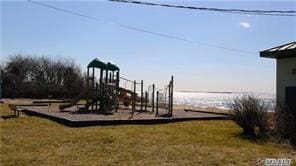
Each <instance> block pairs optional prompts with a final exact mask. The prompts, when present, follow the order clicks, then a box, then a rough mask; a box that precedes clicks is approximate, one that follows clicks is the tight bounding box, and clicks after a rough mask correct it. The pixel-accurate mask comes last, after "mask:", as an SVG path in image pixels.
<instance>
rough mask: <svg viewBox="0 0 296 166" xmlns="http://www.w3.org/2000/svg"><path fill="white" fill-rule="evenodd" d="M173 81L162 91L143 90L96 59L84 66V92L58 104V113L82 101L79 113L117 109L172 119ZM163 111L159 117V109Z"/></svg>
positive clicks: (112, 65)
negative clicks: (64, 102) (148, 113)
mask: <svg viewBox="0 0 296 166" xmlns="http://www.w3.org/2000/svg"><path fill="white" fill-rule="evenodd" d="M173 87H174V78H173V76H172V77H171V80H170V81H169V83H168V84H167V85H166V86H165V87H164V88H163V89H157V88H156V87H155V85H154V84H152V85H149V86H148V88H147V90H144V81H143V80H141V81H140V82H137V81H136V80H129V79H126V78H123V77H120V68H119V67H118V66H117V65H115V64H114V63H112V62H108V63H105V62H103V61H102V60H100V59H98V58H96V59H94V60H93V61H91V62H90V63H89V64H88V66H87V78H86V89H85V90H83V91H82V92H81V93H80V94H79V95H78V96H77V97H76V98H74V99H73V100H71V101H70V102H69V103H67V104H61V105H60V106H59V109H60V110H64V109H66V108H68V107H72V106H74V105H77V104H78V102H79V101H80V100H82V99H85V100H86V103H85V104H83V105H79V106H77V109H78V110H79V111H91V112H95V113H100V114H110V113H114V112H117V110H118V109H119V108H120V106H123V107H125V109H127V110H130V113H131V117H133V115H134V113H135V112H150V113H151V114H153V113H155V116H156V117H157V116H166V117H172V116H173ZM160 109H162V110H165V111H166V112H165V113H162V114H160V112H159V110H160Z"/></svg>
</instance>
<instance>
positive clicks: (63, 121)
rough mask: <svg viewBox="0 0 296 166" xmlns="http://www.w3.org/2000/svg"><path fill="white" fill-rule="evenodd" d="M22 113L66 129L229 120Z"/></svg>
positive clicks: (222, 117) (30, 111) (26, 110)
mask: <svg viewBox="0 0 296 166" xmlns="http://www.w3.org/2000/svg"><path fill="white" fill-rule="evenodd" d="M21 109H22V112H24V113H26V114H28V115H33V116H38V117H42V118H46V119H49V120H52V121H55V122H58V123H60V124H63V125H65V126H68V127H88V126H98V125H101V126H106V125H131V124H140V125H151V124H165V123H174V122H182V121H193V120H229V117H226V116H220V117H184V118H166V119H127V120H121V119H117V120H86V121H73V120H70V119H66V118H61V117H57V116H53V115H48V114H43V113H40V112H36V111H32V110H28V109H26V108H21Z"/></svg>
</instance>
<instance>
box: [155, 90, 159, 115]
mask: <svg viewBox="0 0 296 166" xmlns="http://www.w3.org/2000/svg"><path fill="white" fill-rule="evenodd" d="M158 96H159V92H158V91H157V92H156V113H155V117H157V116H158Z"/></svg>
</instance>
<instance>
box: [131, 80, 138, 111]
mask: <svg viewBox="0 0 296 166" xmlns="http://www.w3.org/2000/svg"><path fill="white" fill-rule="evenodd" d="M136 85H137V82H136V80H135V81H134V94H133V101H132V104H133V105H132V107H133V108H132V117H133V116H134V111H135V110H136Z"/></svg>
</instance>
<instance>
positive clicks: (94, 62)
mask: <svg viewBox="0 0 296 166" xmlns="http://www.w3.org/2000/svg"><path fill="white" fill-rule="evenodd" d="M87 67H88V68H89V67H96V68H100V69H106V68H107V65H106V63H104V62H103V61H102V60H100V59H99V58H96V59H94V60H92V61H91V62H90V63H89V64H88V65H87Z"/></svg>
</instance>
